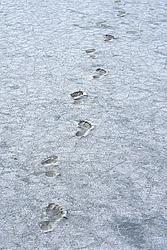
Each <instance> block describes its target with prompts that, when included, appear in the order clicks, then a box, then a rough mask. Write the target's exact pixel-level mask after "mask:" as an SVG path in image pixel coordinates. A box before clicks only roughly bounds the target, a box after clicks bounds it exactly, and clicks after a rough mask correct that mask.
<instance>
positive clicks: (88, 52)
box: [85, 49, 96, 54]
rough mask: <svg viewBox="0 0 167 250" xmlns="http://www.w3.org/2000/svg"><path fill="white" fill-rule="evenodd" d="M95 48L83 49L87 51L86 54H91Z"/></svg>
mask: <svg viewBox="0 0 167 250" xmlns="http://www.w3.org/2000/svg"><path fill="white" fill-rule="evenodd" d="M95 51H96V50H95V49H86V50H85V52H86V53H87V54H92V53H94V52H95Z"/></svg>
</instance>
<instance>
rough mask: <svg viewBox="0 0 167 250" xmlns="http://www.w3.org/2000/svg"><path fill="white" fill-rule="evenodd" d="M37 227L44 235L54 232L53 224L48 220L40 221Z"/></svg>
mask: <svg viewBox="0 0 167 250" xmlns="http://www.w3.org/2000/svg"><path fill="white" fill-rule="evenodd" d="M39 227H40V229H41V231H43V232H44V233H48V232H52V231H53V230H54V223H53V222H51V221H49V220H44V221H40V222H39Z"/></svg>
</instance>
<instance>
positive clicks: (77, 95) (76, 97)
mask: <svg viewBox="0 0 167 250" xmlns="http://www.w3.org/2000/svg"><path fill="white" fill-rule="evenodd" d="M70 96H71V97H72V98H73V100H79V99H81V98H83V97H84V96H87V94H86V93H85V92H83V91H82V90H79V91H76V92H73V93H72V94H70Z"/></svg>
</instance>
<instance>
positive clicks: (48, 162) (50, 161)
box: [41, 155, 58, 166]
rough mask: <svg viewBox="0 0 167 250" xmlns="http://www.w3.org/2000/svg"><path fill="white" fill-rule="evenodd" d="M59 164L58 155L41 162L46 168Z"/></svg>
mask: <svg viewBox="0 0 167 250" xmlns="http://www.w3.org/2000/svg"><path fill="white" fill-rule="evenodd" d="M57 163H58V156H56V155H51V156H49V157H48V158H46V159H44V160H42V161H41V164H42V165H43V166H45V165H53V164H54V165H55V164H57Z"/></svg>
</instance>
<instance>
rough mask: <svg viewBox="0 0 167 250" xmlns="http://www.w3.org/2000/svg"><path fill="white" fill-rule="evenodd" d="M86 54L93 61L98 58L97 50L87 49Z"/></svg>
mask: <svg viewBox="0 0 167 250" xmlns="http://www.w3.org/2000/svg"><path fill="white" fill-rule="evenodd" d="M85 52H86V53H87V54H88V55H89V56H90V57H91V58H93V59H95V58H96V50H95V49H86V50H85Z"/></svg>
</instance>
